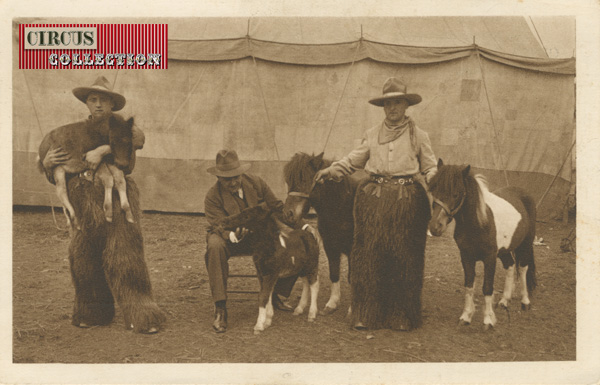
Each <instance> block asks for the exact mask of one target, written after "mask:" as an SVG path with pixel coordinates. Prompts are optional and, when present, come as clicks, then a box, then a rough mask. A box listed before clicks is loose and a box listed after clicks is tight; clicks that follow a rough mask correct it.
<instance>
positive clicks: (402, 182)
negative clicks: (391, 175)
mask: <svg viewBox="0 0 600 385" xmlns="http://www.w3.org/2000/svg"><path fill="white" fill-rule="evenodd" d="M398 183H400V184H404V183H406V181H405V180H404V178H400V179H398Z"/></svg>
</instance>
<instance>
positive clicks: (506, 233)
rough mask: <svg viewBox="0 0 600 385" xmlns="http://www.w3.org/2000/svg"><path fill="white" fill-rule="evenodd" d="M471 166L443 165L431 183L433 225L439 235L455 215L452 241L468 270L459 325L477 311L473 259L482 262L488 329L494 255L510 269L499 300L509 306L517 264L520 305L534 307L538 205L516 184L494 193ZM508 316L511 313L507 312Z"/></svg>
mask: <svg viewBox="0 0 600 385" xmlns="http://www.w3.org/2000/svg"><path fill="white" fill-rule="evenodd" d="M470 170H471V167H470V166H468V165H467V166H453V165H444V163H443V162H442V160H441V159H440V160H439V162H438V173H437V174H436V175H435V176H434V177H433V178H432V179H431V181H430V183H429V191H430V193H431V194H432V196H433V212H432V218H431V221H430V223H429V230H430V231H431V233H432V234H433V235H435V236H439V235H441V234H442V233H443V232H444V231H445V230H446V226H447V225H448V224H449V223H450V222H451V221H452V219H454V220H455V221H456V227H455V230H454V240H455V241H456V244H457V245H458V248H459V249H460V259H461V262H462V265H463V269H464V273H465V306H464V310H463V313H462V315H461V316H460V319H459V324H461V325H469V324H470V323H471V319H472V317H473V313H474V312H475V304H474V302H473V282H474V280H475V263H476V262H477V261H482V262H483V265H484V278H483V295H484V296H485V309H484V318H483V323H484V328H485V329H486V330H487V329H489V328H491V327H493V326H494V325H495V324H496V315H495V314H494V310H493V308H492V302H493V293H494V273H495V269H496V257H498V258H500V260H501V261H502V264H503V266H504V268H505V269H507V274H506V281H505V284H504V293H503V296H502V299H501V300H500V302H499V303H498V305H500V306H501V307H503V308H504V309H506V310H507V311H508V304H509V301H510V299H511V297H512V291H513V286H514V273H515V266H516V268H517V270H518V272H519V277H520V280H521V282H522V289H521V308H522V309H523V310H528V309H529V308H530V301H529V293H530V292H531V291H533V289H534V288H535V286H536V279H535V261H534V257H533V240H534V238H535V217H536V209H535V202H534V200H533V198H532V197H531V196H530V195H529V194H527V192H526V191H524V190H523V189H520V188H517V187H504V188H501V189H499V190H496V191H494V192H493V193H492V192H490V191H489V190H488V187H487V184H486V183H485V180H484V179H483V177H482V176H481V175H472V173H471V172H470ZM509 315H510V313H509Z"/></svg>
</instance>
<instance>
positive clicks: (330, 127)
mask: <svg viewBox="0 0 600 385" xmlns="http://www.w3.org/2000/svg"><path fill="white" fill-rule="evenodd" d="M360 35H361V36H360V39H359V40H358V44H357V45H356V50H355V51H354V57H352V63H351V64H350V68H348V75H347V76H346V81H345V82H344V88H343V89H342V94H341V95H340V99H339V100H338V105H337V108H336V109H335V113H334V114H333V120H332V121H331V126H329V133H328V134H327V139H325V145H324V146H323V152H325V149H326V148H327V144H328V143H329V137H330V136H331V132H332V131H333V125H334V124H335V119H336V118H337V114H338V111H339V110H340V106H341V105H342V99H343V98H344V93H346V86H348V80H350V73H351V72H352V67H353V66H354V62H355V61H356V54H357V53H358V49H359V48H360V45H361V43H362V24H361V25H360Z"/></svg>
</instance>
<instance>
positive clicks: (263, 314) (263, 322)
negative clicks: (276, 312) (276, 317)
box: [254, 274, 277, 334]
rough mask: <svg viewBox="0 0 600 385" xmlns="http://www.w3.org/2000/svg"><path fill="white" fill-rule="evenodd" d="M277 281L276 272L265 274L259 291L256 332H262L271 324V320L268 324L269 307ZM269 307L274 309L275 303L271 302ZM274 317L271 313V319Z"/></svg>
mask: <svg viewBox="0 0 600 385" xmlns="http://www.w3.org/2000/svg"><path fill="white" fill-rule="evenodd" d="M276 282H277V275H276V274H272V275H269V276H263V279H262V283H261V287H260V293H258V318H257V320H256V325H254V334H260V332H262V331H264V330H265V329H266V328H267V327H269V325H270V324H271V323H270V322H269V323H268V324H267V307H268V306H269V301H271V299H270V298H271V296H272V295H273V289H275V283H276ZM269 307H270V308H271V311H272V307H273V304H270V306H269ZM272 317H273V315H271V319H272Z"/></svg>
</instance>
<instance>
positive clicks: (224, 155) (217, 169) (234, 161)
mask: <svg viewBox="0 0 600 385" xmlns="http://www.w3.org/2000/svg"><path fill="white" fill-rule="evenodd" d="M249 168H250V164H249V163H243V164H242V163H240V160H239V159H238V155H237V152H235V151H234V150H221V151H219V152H218V153H217V164H216V165H215V166H214V167H209V168H207V169H206V171H207V172H209V173H211V174H213V175H216V176H222V177H225V178H231V177H233V176H238V175H242V174H243V173H245V172H246V171H248V169H249Z"/></svg>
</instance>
